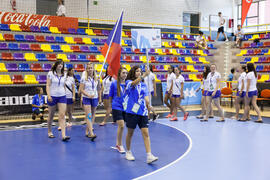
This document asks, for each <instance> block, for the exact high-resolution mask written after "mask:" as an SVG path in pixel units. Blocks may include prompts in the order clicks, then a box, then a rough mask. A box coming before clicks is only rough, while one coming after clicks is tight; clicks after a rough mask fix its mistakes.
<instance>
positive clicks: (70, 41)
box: [65, 37, 76, 44]
mask: <svg viewBox="0 0 270 180" xmlns="http://www.w3.org/2000/svg"><path fill="white" fill-rule="evenodd" d="M65 41H66V42H67V43H68V44H76V42H75V41H74V39H73V37H65Z"/></svg>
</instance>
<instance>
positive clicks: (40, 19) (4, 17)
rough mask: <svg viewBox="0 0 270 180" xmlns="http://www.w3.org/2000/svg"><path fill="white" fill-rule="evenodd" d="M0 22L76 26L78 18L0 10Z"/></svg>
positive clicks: (23, 24) (39, 25)
mask: <svg viewBox="0 0 270 180" xmlns="http://www.w3.org/2000/svg"><path fill="white" fill-rule="evenodd" d="M0 23H1V24H19V25H21V26H28V27H30V26H38V27H41V26H47V27H51V26H52V27H58V28H65V29H68V28H75V29H77V28H78V18H73V17H58V16H48V15H38V14H25V13H12V12H0Z"/></svg>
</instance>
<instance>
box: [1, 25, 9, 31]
mask: <svg viewBox="0 0 270 180" xmlns="http://www.w3.org/2000/svg"><path fill="white" fill-rule="evenodd" d="M0 30H1V31H10V29H9V26H8V24H0Z"/></svg>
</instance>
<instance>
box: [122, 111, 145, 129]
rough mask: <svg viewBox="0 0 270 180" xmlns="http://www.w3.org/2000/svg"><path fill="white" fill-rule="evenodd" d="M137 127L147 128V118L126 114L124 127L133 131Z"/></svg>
mask: <svg viewBox="0 0 270 180" xmlns="http://www.w3.org/2000/svg"><path fill="white" fill-rule="evenodd" d="M137 125H138V126H139V128H140V129H141V128H148V117H147V116H141V115H137V114H130V113H126V126H127V127H128V128H130V129H135V128H136V126H137Z"/></svg>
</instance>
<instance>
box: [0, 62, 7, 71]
mask: <svg viewBox="0 0 270 180" xmlns="http://www.w3.org/2000/svg"><path fill="white" fill-rule="evenodd" d="M0 72H8V70H7V68H6V65H5V63H0Z"/></svg>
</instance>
